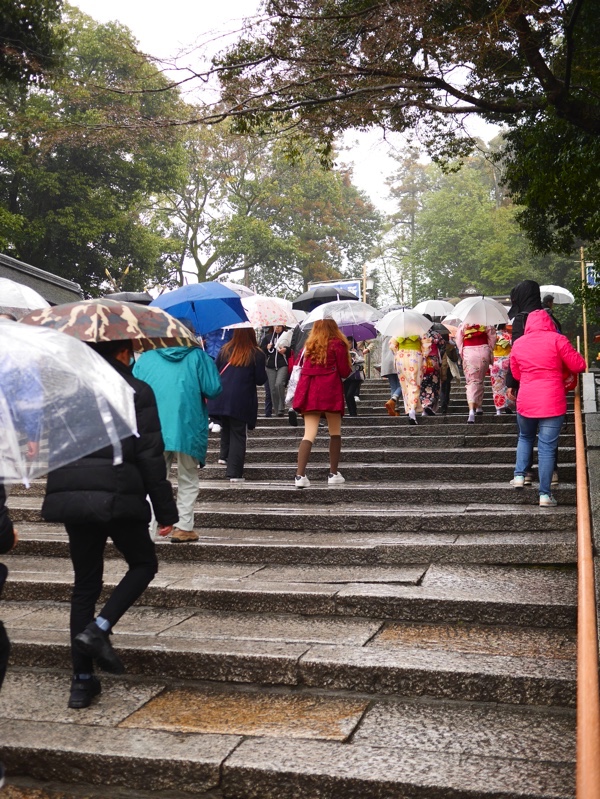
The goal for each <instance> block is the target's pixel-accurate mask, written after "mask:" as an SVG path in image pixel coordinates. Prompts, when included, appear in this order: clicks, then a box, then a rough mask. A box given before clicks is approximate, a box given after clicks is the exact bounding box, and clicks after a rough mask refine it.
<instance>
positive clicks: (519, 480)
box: [510, 474, 525, 488]
mask: <svg viewBox="0 0 600 799" xmlns="http://www.w3.org/2000/svg"><path fill="white" fill-rule="evenodd" d="M510 484H511V486H514V487H515V488H523V486H524V485H525V477H524V475H522V474H515V476H514V477H513V479H512V480H511V481H510Z"/></svg>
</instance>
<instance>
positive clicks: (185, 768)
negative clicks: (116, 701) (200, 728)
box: [0, 721, 241, 793]
mask: <svg viewBox="0 0 600 799" xmlns="http://www.w3.org/2000/svg"><path fill="white" fill-rule="evenodd" d="M240 741H241V738H240V737H239V736H232V735H187V736H181V735H176V734H173V733H168V732H158V731H154V730H119V729H114V728H113V729H106V728H103V727H94V726H89V727H88V726H84V725H81V724H51V723H48V722H30V721H14V722H13V723H12V724H11V734H10V736H9V740H8V741H4V742H3V743H2V745H1V746H0V755H1V756H2V760H3V761H4V763H5V765H6V767H7V769H8V770H9V771H10V772H11V773H13V774H28V775H30V776H32V777H37V778H41V779H44V780H45V781H46V782H51V781H52V780H60V781H62V782H65V781H69V782H87V783H93V784H100V785H107V786H108V785H123V786H126V787H128V788H140V789H141V790H144V789H146V788H147V787H148V786H149V785H152V787H153V788H154V789H155V790H168V789H171V788H173V787H176V788H177V789H179V790H183V791H188V792H190V793H193V792H196V791H206V790H209V789H211V788H214V787H216V786H217V785H218V783H219V777H220V766H221V763H222V762H223V760H224V759H225V758H226V757H227V756H228V755H229V754H230V753H231V752H232V751H233V749H235V747H236V746H237V745H238V744H239V742H240Z"/></svg>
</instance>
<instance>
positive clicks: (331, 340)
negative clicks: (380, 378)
mask: <svg viewBox="0 0 600 799" xmlns="http://www.w3.org/2000/svg"><path fill="white" fill-rule="evenodd" d="M351 371H352V366H351V365H350V346H349V343H348V339H347V338H346V336H345V335H344V334H343V333H342V332H341V330H340V329H339V327H338V326H337V324H336V323H335V322H334V320H333V319H320V320H318V321H316V322H315V324H314V326H313V328H312V330H311V332H310V335H309V336H308V339H307V340H306V347H305V350H304V361H303V364H302V372H301V374H300V379H299V381H298V387H297V388H296V393H295V395H294V409H295V410H296V411H298V412H299V413H301V414H302V415H303V417H304V436H303V438H302V441H301V442H300V446H299V447H298V466H297V469H296V477H295V479H294V485H295V486H296V488H308V486H310V480H309V479H308V477H307V476H306V466H307V464H308V461H309V459H310V453H311V451H312V446H313V444H314V442H315V438H316V437H317V433H318V430H319V420H320V419H321V416H322V415H323V414H325V418H326V419H327V427H328V430H329V477H328V478H327V484H328V485H341V484H342V483H345V482H346V481H345V479H344V478H343V477H342V475H341V474H340V473H339V471H338V468H339V462H340V453H341V449H342V416H343V415H344V388H343V383H342V381H343V380H345V379H346V378H347V377H348V376H349V375H350V372H351Z"/></svg>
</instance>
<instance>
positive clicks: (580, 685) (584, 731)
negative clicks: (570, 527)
mask: <svg viewBox="0 0 600 799" xmlns="http://www.w3.org/2000/svg"><path fill="white" fill-rule="evenodd" d="M575 451H576V460H577V576H578V589H577V799H600V691H599V685H598V628H597V618H596V594H595V586H594V557H593V550H592V525H591V514H590V502H589V496H588V479H587V463H586V457H585V443H584V438H583V420H582V415H581V388H580V387H578V388H577V390H576V392H575Z"/></svg>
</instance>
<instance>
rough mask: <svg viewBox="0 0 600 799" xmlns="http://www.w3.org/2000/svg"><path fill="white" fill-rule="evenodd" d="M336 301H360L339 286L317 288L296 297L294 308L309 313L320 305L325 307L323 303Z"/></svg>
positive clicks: (293, 302) (293, 303)
mask: <svg viewBox="0 0 600 799" xmlns="http://www.w3.org/2000/svg"><path fill="white" fill-rule="evenodd" d="M336 300H358V297H357V296H356V294H353V293H352V292H351V291H347V290H346V289H340V288H338V287H337V286H317V287H316V288H314V289H309V290H308V291H305V292H304V294H301V295H300V296H299V297H296V299H295V300H293V301H292V308H294V310H296V311H306V312H307V313H308V312H309V311H312V310H314V309H315V308H317V307H318V306H319V305H323V303H326V302H335V301H336Z"/></svg>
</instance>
